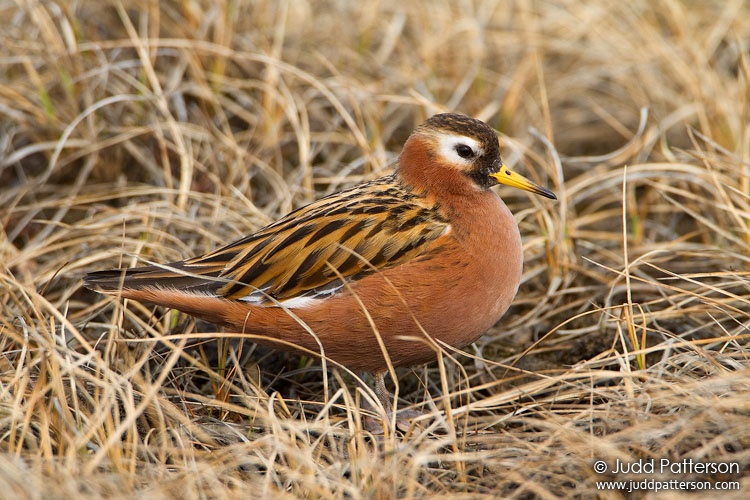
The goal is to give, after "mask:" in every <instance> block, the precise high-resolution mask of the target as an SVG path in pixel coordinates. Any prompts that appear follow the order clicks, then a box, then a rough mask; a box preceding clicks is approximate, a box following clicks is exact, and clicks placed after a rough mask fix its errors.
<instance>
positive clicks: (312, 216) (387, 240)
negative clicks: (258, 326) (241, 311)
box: [180, 176, 448, 303]
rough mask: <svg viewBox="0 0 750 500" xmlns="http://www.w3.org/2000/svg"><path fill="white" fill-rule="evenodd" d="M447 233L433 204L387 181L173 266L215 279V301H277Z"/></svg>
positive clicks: (378, 266) (327, 285)
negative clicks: (221, 297) (221, 281)
mask: <svg viewBox="0 0 750 500" xmlns="http://www.w3.org/2000/svg"><path fill="white" fill-rule="evenodd" d="M447 228H448V222H447V221H446V220H445V219H444V218H442V217H441V216H440V214H439V213H438V210H437V207H435V206H433V205H430V204H429V203H428V202H427V201H426V200H425V199H424V198H422V197H420V196H417V195H415V194H414V193H412V192H410V191H408V190H407V189H405V188H404V187H403V186H401V185H400V184H399V183H398V182H397V181H396V180H395V176H387V177H383V178H381V179H378V180H375V181H372V182H369V183H366V184H361V185H359V186H356V187H354V188H352V189H349V190H347V191H342V192H340V193H336V194H334V195H331V196H328V197H326V198H322V199H320V200H318V201H317V202H315V203H312V204H310V205H307V206H305V207H303V208H301V209H299V210H297V211H295V212H292V213H290V214H289V215H287V216H286V217H284V218H282V219H280V220H278V221H277V222H275V223H273V224H271V225H269V226H267V227H265V228H263V229H261V230H260V231H258V232H256V233H254V234H252V235H250V236H248V237H246V238H244V239H242V240H239V241H237V242H235V243H232V244H230V245H227V246H225V247H223V248H220V249H218V250H216V251H214V252H211V253H209V254H206V255H204V256H201V257H196V258H194V259H190V260H187V261H185V262H184V263H183V265H182V266H180V267H181V268H182V269H183V270H185V271H187V272H189V273H196V274H204V275H213V276H216V275H217V274H218V277H219V278H220V279H222V280H224V284H219V285H220V286H219V287H218V288H217V289H216V290H215V293H216V294H218V295H220V296H224V297H227V298H231V299H242V300H251V301H257V302H259V303H263V302H269V301H272V300H273V299H275V300H277V301H283V300H285V299H290V298H295V297H302V296H306V295H313V294H317V293H325V291H330V290H333V289H336V288H338V287H339V286H342V285H343V281H342V278H343V279H344V280H351V279H357V278H358V277H360V276H363V275H365V274H368V273H371V272H374V271H376V270H382V269H385V268H388V267H392V266H396V265H398V264H401V263H404V262H407V261H409V260H411V259H414V258H415V257H417V256H418V255H420V254H421V253H422V252H424V251H425V250H426V248H428V246H429V244H430V242H432V241H433V240H435V239H436V238H438V237H440V236H441V235H443V234H445V232H446V230H447ZM219 269H220V271H219Z"/></svg>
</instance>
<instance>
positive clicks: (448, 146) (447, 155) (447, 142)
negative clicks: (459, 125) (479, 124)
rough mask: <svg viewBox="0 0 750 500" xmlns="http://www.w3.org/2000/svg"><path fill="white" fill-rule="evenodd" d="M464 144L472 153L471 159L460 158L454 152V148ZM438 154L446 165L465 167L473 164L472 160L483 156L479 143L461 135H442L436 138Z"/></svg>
mask: <svg viewBox="0 0 750 500" xmlns="http://www.w3.org/2000/svg"><path fill="white" fill-rule="evenodd" d="M459 144H464V145H466V146H469V147H470V148H471V149H472V150H473V151H474V156H473V157H472V158H461V157H460V156H459V155H458V152H457V151H456V146H458V145H459ZM438 154H440V156H442V157H443V159H444V160H445V161H447V162H448V163H453V164H456V165H466V166H467V167H468V166H469V165H471V164H472V163H474V160H475V159H476V158H477V157H479V156H482V155H483V154H484V150H483V149H482V146H481V145H480V144H479V141H477V140H476V139H472V138H471V137H466V136H463V135H442V136H440V137H439V138H438Z"/></svg>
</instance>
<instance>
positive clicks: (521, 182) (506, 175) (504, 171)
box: [490, 165, 557, 200]
mask: <svg viewBox="0 0 750 500" xmlns="http://www.w3.org/2000/svg"><path fill="white" fill-rule="evenodd" d="M490 177H492V178H493V179H495V180H496V181H497V182H499V183H500V184H505V185H506V186H512V187H514V188H519V189H523V190H524V191H531V192H532V193H534V194H540V195H542V196H545V197H547V198H551V199H553V200H556V199H557V196H555V193H553V192H552V191H550V190H549V189H547V188H545V187H542V186H540V185H539V184H537V183H535V182H531V181H530V180H529V179H527V178H526V177H524V176H523V175H521V174H517V173H515V172H513V171H512V170H511V169H509V168H508V167H506V166H504V165H503V166H501V167H500V170H498V171H497V172H494V173H492V174H490Z"/></svg>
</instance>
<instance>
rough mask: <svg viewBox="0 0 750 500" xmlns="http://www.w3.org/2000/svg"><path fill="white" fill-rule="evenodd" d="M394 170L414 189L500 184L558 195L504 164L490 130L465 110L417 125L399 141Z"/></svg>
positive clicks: (480, 186) (484, 186) (470, 188)
mask: <svg viewBox="0 0 750 500" xmlns="http://www.w3.org/2000/svg"><path fill="white" fill-rule="evenodd" d="M399 171H400V173H401V175H402V177H404V179H405V180H406V181H407V182H410V183H411V184H412V185H414V187H417V188H419V187H424V188H430V187H432V186H435V185H436V184H437V183H442V184H443V186H444V187H447V188H450V189H452V190H454V191H456V190H457V189H458V188H460V189H461V190H474V191H477V190H480V191H484V190H487V189H489V188H490V187H492V186H495V185H497V184H505V185H507V186H512V187H516V188H519V189H523V190H526V191H530V192H532V193H535V194H539V195H542V196H546V197H547V198H551V199H557V197H556V196H555V195H554V193H552V191H550V190H549V189H546V188H544V187H542V186H540V185H538V184H536V183H534V182H532V181H530V180H529V179H527V178H525V177H523V176H522V175H520V174H517V173H515V172H513V171H511V170H510V169H509V168H508V167H506V166H505V165H503V161H502V159H501V158H500V146H499V144H498V139H497V134H496V133H495V131H494V130H493V129H492V127H490V126H489V125H487V124H486V123H484V122H483V121H480V120H477V119H475V118H471V117H469V116H466V115H460V114H454V113H442V114H438V115H434V116H433V117H431V118H429V119H428V120H427V121H426V122H424V123H423V124H422V125H420V126H419V127H417V129H416V130H415V131H414V133H413V134H412V135H411V136H410V137H409V140H408V141H407V142H406V144H405V145H404V149H403V151H402V153H401V158H400V162H399ZM457 173H460V174H461V175H456V174H457Z"/></svg>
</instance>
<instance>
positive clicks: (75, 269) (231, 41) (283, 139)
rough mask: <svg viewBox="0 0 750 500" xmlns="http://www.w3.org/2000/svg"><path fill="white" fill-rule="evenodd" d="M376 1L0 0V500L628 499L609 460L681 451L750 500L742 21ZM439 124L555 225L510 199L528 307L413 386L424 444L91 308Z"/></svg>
mask: <svg viewBox="0 0 750 500" xmlns="http://www.w3.org/2000/svg"><path fill="white" fill-rule="evenodd" d="M359 3H360V2H352V3H351V6H349V4H347V3H346V2H297V1H286V2H284V1H281V2H271V1H266V2H263V1H248V2H215V3H214V2H207V1H206V2H204V1H198V0H196V1H190V0H183V1H180V2H161V5H159V2H147V1H145V0H143V1H138V0H133V1H128V2H125V1H123V2H119V1H111V2H110V1H103V2H83V1H75V0H74V1H67V0H51V1H41V2H26V1H23V0H17V1H16V2H12V1H11V2H9V1H7V0H6V1H0V19H2V21H0V23H1V24H0V33H2V38H3V41H2V43H0V75H2V76H1V78H0V116H1V117H2V119H0V186H2V187H1V188H0V220H2V226H3V228H4V231H3V232H2V233H0V255H2V263H1V264H0V347H1V348H2V353H3V354H2V357H0V436H1V437H0V449H1V450H2V452H1V454H0V491H1V492H2V496H3V497H4V498H13V497H17V498H46V497H48V496H50V495H52V496H54V497H56V498H77V499H80V498H98V497H101V496H108V497H131V496H133V495H136V494H138V495H144V496H145V495H148V496H149V497H153V498H160V497H182V498H224V497H238V496H243V497H255V496H259V497H265V498H285V497H297V496H302V497H311V498H342V497H343V498H391V497H424V496H431V497H437V498H449V497H450V498H456V497H459V498H462V497H463V498H469V497H470V498H482V497H487V498H490V497H495V496H504V497H509V498H530V497H543V498H550V497H556V496H576V497H584V498H587V497H596V496H599V495H603V496H617V495H619V494H618V493H615V492H602V491H599V490H597V488H596V484H595V481H597V480H601V479H607V478H609V479H614V478H617V479H623V478H624V476H622V475H620V476H617V475H606V474H605V475H596V474H595V473H594V472H593V467H592V464H593V462H594V460H595V459H604V460H607V461H609V462H610V463H614V461H615V460H616V459H620V460H622V461H625V462H633V461H635V460H638V459H649V458H656V459H659V458H664V457H666V458H669V459H671V460H672V461H673V462H677V461H680V460H683V459H693V460H695V461H703V462H733V463H737V464H739V469H740V470H741V472H740V474H730V475H728V476H727V475H725V476H721V475H716V474H714V475H711V474H683V475H681V476H679V478H680V479H683V480H685V479H689V480H692V479H697V480H706V481H716V480H733V481H740V482H741V485H742V488H743V490H744V494H745V495H746V494H747V491H748V490H750V480H748V477H750V475H749V474H748V471H750V350H749V349H748V339H749V338H750V329H749V328H750V126H749V124H750V110H749V106H750V105H749V104H748V103H749V102H750V90H749V89H750V53H749V50H750V4H748V2H747V1H741V0H737V1H735V0H729V1H724V0H715V1H706V2H678V1H664V2H648V1H646V0H642V1H640V0H636V1H633V2H589V4H588V5H587V4H586V3H583V2H577V1H572V0H570V1H568V0H556V1H550V2H535V3H532V2H520V1H519V2H496V1H476V2H469V1H465V2H463V1H462V2H433V3H430V4H429V5H428V4H426V3H424V2H418V1H396V0H383V1H381V2H371V3H368V2H361V3H362V4H363V5H362V6H359V5H358V4H359ZM354 5H357V6H356V7H354ZM442 110H457V111H462V112H465V113H469V114H472V115H474V116H477V117H479V118H482V119H485V120H487V121H488V122H490V123H491V124H493V125H494V126H495V127H497V128H498V130H500V131H501V132H502V133H503V134H504V137H505V142H504V145H505V151H504V157H505V159H506V160H507V163H508V164H509V165H511V167H514V168H516V169H517V170H519V171H521V172H522V173H524V174H526V175H528V176H530V177H531V178H533V179H535V180H537V181H539V182H541V183H542V184H545V185H548V186H549V187H551V188H552V189H553V190H555V191H556V192H557V194H558V196H559V198H560V201H559V202H558V203H548V202H547V201H545V200H540V199H537V198H535V197H532V196H527V195H526V194H525V193H521V192H513V191H512V190H505V189H504V190H502V194H503V196H504V197H505V198H506V201H507V203H508V204H509V205H510V206H511V209H512V210H513V211H514V213H515V214H516V215H517V218H518V220H519V223H520V226H521V230H522V233H523V235H524V241H525V247H526V255H527V263H526V268H525V274H524V279H523V284H522V286H521V290H520V293H519V296H518V298H517V301H516V304H515V305H514V306H513V308H512V309H511V311H510V312H509V314H508V315H507V316H506V317H505V318H504V319H503V320H502V321H501V323H500V324H499V325H498V326H497V327H495V328H494V329H492V330H491V331H490V332H488V333H487V334H486V335H485V336H484V337H483V338H482V339H481V340H480V341H479V342H477V343H476V344H475V345H474V346H471V347H470V348H469V349H468V352H467V353H466V354H465V355H462V354H456V353H446V356H445V358H444V360H443V362H442V363H433V364H431V365H429V366H427V367H418V368H415V369H414V370H402V371H399V372H398V374H399V380H398V382H399V394H400V396H401V398H402V402H403V404H404V405H411V406H413V407H416V408H419V409H422V410H424V411H425V412H426V413H427V416H426V418H425V419H424V420H423V421H422V422H421V423H422V427H421V428H417V429H413V430H412V431H411V432H407V433H406V434H405V435H392V434H387V435H386V436H383V437H381V438H373V437H372V436H370V435H369V434H367V433H366V432H364V431H363V430H362V426H361V419H360V415H359V412H358V410H357V405H356V404H355V403H354V399H355V398H356V397H357V395H356V394H354V392H353V391H352V384H351V380H350V377H349V376H348V375H347V374H345V373H340V372H337V371H332V372H326V371H323V370H321V368H320V362H319V361H318V360H316V359H308V358H304V357H302V358H300V357H297V356H292V355H286V354H279V353H274V352H269V351H264V350H261V349H258V348H256V347H255V346H254V345H252V344H250V343H249V342H242V341H241V340H238V339H236V338H234V339H233V338H230V337H231V336H228V335H224V334H220V333H216V332H215V329H214V328H213V327H212V326H210V325H204V324H195V323H193V322H192V321H191V320H190V319H189V318H185V317H183V316H180V315H177V314H175V313H174V312H166V311H163V310H152V309H149V308H147V307H145V306H142V305H140V304H137V303H132V302H131V303H126V304H122V303H119V302H117V301H114V302H113V301H111V300H109V299H104V298H102V297H100V296H97V295H96V294H93V293H90V292H87V291H85V290H83V289H82V288H81V281H80V278H81V276H82V274H83V273H85V272H86V271H89V270H95V269H102V268H108V267H111V266H115V265H120V264H123V265H132V264H135V263H137V262H138V261H139V260H149V261H165V260H169V259H180V258H184V257H188V256H191V255H195V254H197V253H199V252H204V251H207V250H209V249H212V248H215V247H216V246H217V245H219V244H221V243H223V242H227V241H229V240H232V239H235V238H237V237H239V236H241V235H244V234H246V233H248V232H250V231H252V230H253V229H255V228H258V227H260V226H262V225H263V224H265V223H267V222H269V221H271V220H273V219H274V218H276V217H278V216H279V215H281V214H284V213H286V212H287V211H289V210H291V209H292V208H293V207H297V206H300V205H302V204H304V203H306V202H309V201H310V200H312V199H314V198H315V197H317V196H320V195H322V194H324V193H328V192H331V191H334V190H337V189H339V188H340V187H342V186H345V185H349V184H351V183H354V182H357V181H359V180H361V179H363V178H369V177H373V176H376V175H379V174H380V173H381V172H383V171H386V170H387V169H388V168H389V167H390V165H391V164H392V162H393V161H394V159H395V158H396V155H397V154H398V151H399V147H400V145H401V144H402V143H403V141H404V139H405V138H406V135H407V134H408V133H409V131H410V130H411V129H412V127H413V126H414V125H415V124H417V123H419V122H420V121H421V120H422V119H423V118H425V117H427V116H429V115H430V114H432V113H434V112H437V111H442ZM488 251H492V249H488ZM214 337H220V340H218V341H217V340H212V339H213V338H214ZM652 478H653V476H652ZM657 478H662V479H663V478H664V477H662V476H659V477H657ZM706 494H708V493H706ZM713 494H714V495H715V494H716V492H713ZM724 494H726V493H724ZM742 494H743V493H742V492H739V493H738V492H736V491H735V492H733V493H729V494H728V495H727V496H732V495H742Z"/></svg>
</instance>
